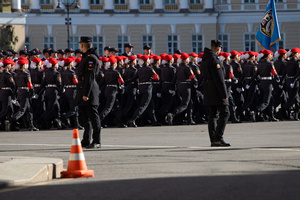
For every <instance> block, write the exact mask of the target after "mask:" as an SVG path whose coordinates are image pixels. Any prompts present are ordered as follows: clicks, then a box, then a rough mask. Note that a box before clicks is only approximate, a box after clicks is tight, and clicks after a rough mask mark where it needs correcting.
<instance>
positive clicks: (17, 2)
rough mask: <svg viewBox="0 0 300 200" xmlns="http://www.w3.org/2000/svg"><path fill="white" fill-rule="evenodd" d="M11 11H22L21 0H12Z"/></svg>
mask: <svg viewBox="0 0 300 200" xmlns="http://www.w3.org/2000/svg"><path fill="white" fill-rule="evenodd" d="M11 11H12V12H22V7H21V0H13V1H12V5H11Z"/></svg>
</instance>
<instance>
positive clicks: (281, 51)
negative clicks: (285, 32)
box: [278, 49, 287, 54]
mask: <svg viewBox="0 0 300 200" xmlns="http://www.w3.org/2000/svg"><path fill="white" fill-rule="evenodd" d="M278 53H283V54H285V53H287V51H286V50H284V49H279V50H278Z"/></svg>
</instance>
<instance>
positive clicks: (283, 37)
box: [277, 33, 285, 49]
mask: <svg viewBox="0 0 300 200" xmlns="http://www.w3.org/2000/svg"><path fill="white" fill-rule="evenodd" d="M280 37H281V40H279V41H278V43H277V45H278V49H285V33H280ZM279 43H282V45H283V47H280V45H279Z"/></svg>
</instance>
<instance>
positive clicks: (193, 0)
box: [189, 0, 202, 5]
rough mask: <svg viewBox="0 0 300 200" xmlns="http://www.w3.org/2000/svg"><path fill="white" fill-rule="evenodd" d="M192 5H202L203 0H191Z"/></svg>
mask: <svg viewBox="0 0 300 200" xmlns="http://www.w3.org/2000/svg"><path fill="white" fill-rule="evenodd" d="M189 3H190V5H201V4H202V0H189Z"/></svg>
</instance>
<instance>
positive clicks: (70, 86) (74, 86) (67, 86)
mask: <svg viewBox="0 0 300 200" xmlns="http://www.w3.org/2000/svg"><path fill="white" fill-rule="evenodd" d="M65 87H66V88H76V85H65Z"/></svg>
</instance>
